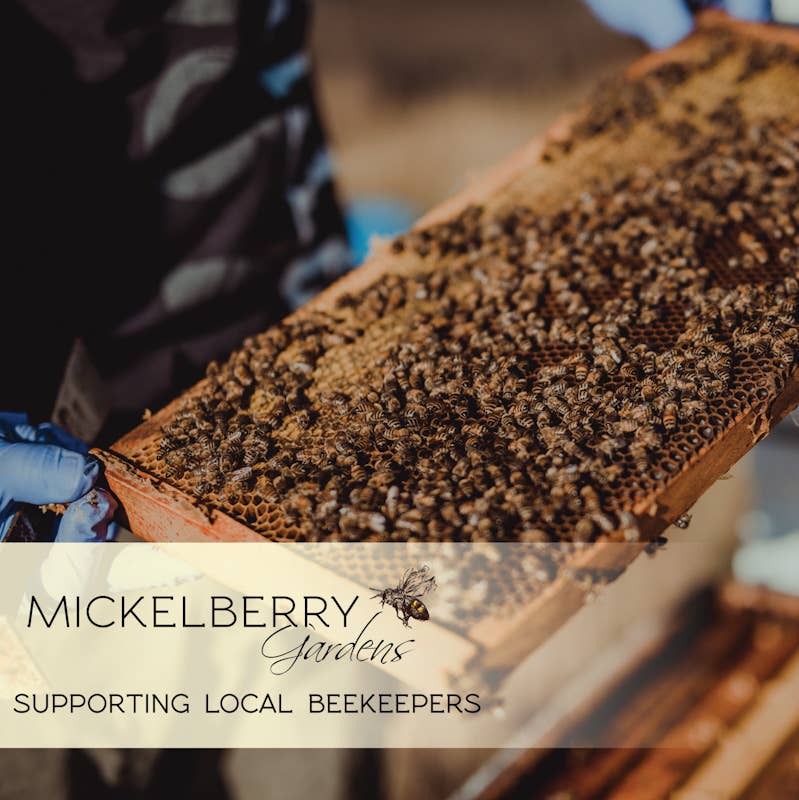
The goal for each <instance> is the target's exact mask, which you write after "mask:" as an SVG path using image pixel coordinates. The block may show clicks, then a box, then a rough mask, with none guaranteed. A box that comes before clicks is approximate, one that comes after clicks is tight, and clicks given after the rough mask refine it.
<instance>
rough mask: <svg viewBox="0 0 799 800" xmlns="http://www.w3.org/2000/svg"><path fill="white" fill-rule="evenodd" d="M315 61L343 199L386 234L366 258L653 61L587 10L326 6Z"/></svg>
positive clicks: (464, 1) (384, 0)
mask: <svg viewBox="0 0 799 800" xmlns="http://www.w3.org/2000/svg"><path fill="white" fill-rule="evenodd" d="M312 52H313V57H314V62H315V67H316V82H317V87H318V91H319V95H320V98H319V99H320V103H321V106H322V112H323V116H324V119H325V122H326V123H327V129H328V134H329V136H330V139H331V146H332V149H333V154H334V161H335V166H336V169H337V177H338V185H339V188H340V191H341V192H342V196H343V198H344V199H345V200H346V201H347V203H348V204H349V205H350V207H352V205H353V204H355V205H356V208H357V209H358V210H359V211H360V210H363V209H364V208H365V207H367V204H368V205H369V206H371V207H372V212H373V213H371V214H369V213H367V217H369V218H371V219H372V220H374V222H375V223H377V224H374V225H373V230H369V226H368V225H367V226H365V227H366V230H363V229H361V228H359V230H358V231H357V232H356V235H355V236H354V237H353V238H354V240H355V241H354V242H353V243H354V246H355V249H356V251H357V252H358V254H359V255H363V249H364V244H363V242H364V240H365V239H366V238H368V234H369V233H371V232H374V231H377V232H386V233H388V232H391V231H393V230H394V229H396V228H398V227H402V225H403V224H407V222H408V221H409V220H410V219H411V218H414V217H418V216H419V215H420V214H421V213H422V212H423V211H425V210H426V209H428V208H430V207H431V206H433V205H435V204H436V203H437V202H439V201H441V200H443V199H444V198H445V197H447V196H449V195H450V194H452V193H453V192H455V191H457V189H459V188H460V187H461V186H463V184H464V183H465V182H466V181H467V180H468V179H469V177H470V176H472V175H474V174H475V173H477V172H479V171H480V170H482V169H485V168H487V167H489V166H490V165H492V164H494V163H496V161H497V160H498V159H500V158H502V157H503V156H505V155H507V154H509V153H510V152H512V151H513V150H514V149H515V148H517V147H519V146H520V145H522V144H523V143H525V142H527V141H529V140H530V139H531V138H533V137H534V136H537V135H539V134H541V133H542V132H543V131H544V130H545V129H546V128H547V126H548V125H549V124H550V123H551V122H552V121H553V120H554V119H555V118H556V117H557V116H558V115H560V114H562V113H563V112H564V111H566V110H569V109H572V108H574V107H576V105H577V104H578V103H579V101H580V100H581V99H582V98H584V97H585V95H586V93H587V92H588V91H589V90H590V87H591V86H592V85H593V84H594V83H595V82H596V81H597V80H599V79H601V78H602V77H603V76H607V75H609V74H612V73H613V72H614V71H616V70H618V69H619V68H620V67H621V66H622V65H624V64H626V63H629V62H630V61H631V60H632V59H633V58H634V57H635V56H636V55H639V54H641V53H643V52H645V48H644V46H643V45H642V44H641V43H639V42H637V41H634V40H632V39H629V38H627V37H623V36H620V35H618V34H616V33H613V32H611V31H609V30H607V29H606V28H605V27H604V26H602V25H601V24H600V23H598V22H597V21H596V19H595V18H594V17H593V16H592V14H591V12H590V11H589V10H588V9H587V7H586V6H585V5H584V4H583V3H582V2H581V0H498V2H493V3H485V2H480V0H437V2H435V3H429V2H423V1H422V0H405V2H400V0H380V2H368V1H367V0H317V2H316V4H315V18H314V23H313V36H312ZM375 206H377V207H376V208H375ZM381 209H386V213H385V214H384V215H383V218H381V215H380V214H379V211H380V210H381ZM392 213H393V214H396V217H395V218H394V217H392V216H391V214H392ZM357 216H358V217H360V216H361V214H358V215H357ZM393 219H396V224H391V223H392V220H393ZM384 220H385V221H386V223H387V224H384V225H381V224H379V223H382V222H383V221H384ZM351 235H352V231H351Z"/></svg>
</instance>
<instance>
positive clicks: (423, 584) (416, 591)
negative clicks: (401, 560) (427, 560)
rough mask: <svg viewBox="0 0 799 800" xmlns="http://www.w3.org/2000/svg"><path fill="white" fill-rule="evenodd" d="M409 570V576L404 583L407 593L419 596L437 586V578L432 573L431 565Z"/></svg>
mask: <svg viewBox="0 0 799 800" xmlns="http://www.w3.org/2000/svg"><path fill="white" fill-rule="evenodd" d="M409 572H410V574H408V573H406V576H407V577H406V580H405V582H404V583H403V589H404V591H405V593H406V594H409V595H413V596H414V597H419V596H420V595H423V594H426V593H427V592H429V591H430V589H433V588H435V585H436V579H435V577H434V576H433V575H430V567H428V566H427V564H425V565H424V566H423V567H419V568H417V569H414V570H410V571H409Z"/></svg>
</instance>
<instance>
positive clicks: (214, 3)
mask: <svg viewBox="0 0 799 800" xmlns="http://www.w3.org/2000/svg"><path fill="white" fill-rule="evenodd" d="M308 12H309V9H308V3H307V2H306V0H256V1H254V2H249V1H248V0H72V2H69V3H65V2H61V1H60V0H7V2H6V3H4V4H3V10H2V11H1V12H0V20H1V21H2V24H3V31H4V34H5V36H4V38H5V42H6V49H7V51H8V48H10V49H11V55H12V58H11V59H8V55H9V54H8V52H7V54H6V58H7V60H9V65H8V66H9V68H6V69H4V77H3V78H2V82H3V85H4V92H3V98H4V102H5V107H6V111H5V113H4V127H5V132H4V136H3V138H4V140H6V144H5V146H4V148H3V161H4V164H3V176H4V177H3V182H4V186H3V189H2V191H3V192H4V194H5V197H6V200H7V203H6V204H5V205H6V206H7V208H9V209H10V211H8V212H7V215H8V216H7V218H6V226H5V227H6V236H7V242H6V243H7V246H8V249H7V251H6V253H7V259H8V260H7V263H6V266H5V268H4V275H5V277H4V283H5V291H4V292H3V293H4V294H5V295H6V298H7V302H6V304H5V305H6V313H5V314H4V315H3V321H2V323H0V325H1V326H2V345H0V347H2V351H0V352H3V353H4V354H6V355H7V358H6V364H7V366H8V371H6V372H5V375H6V377H7V380H6V379H4V384H5V385H4V388H3V390H2V397H1V398H0V407H6V408H9V407H12V408H17V409H20V410H28V411H33V412H34V414H36V412H37V411H38V415H39V416H48V415H49V413H50V409H48V408H47V405H48V403H50V402H51V400H49V399H48V398H50V397H51V396H52V393H53V386H51V385H50V384H52V383H53V382H54V381H56V382H57V381H58V380H60V378H61V375H60V372H61V370H62V367H60V366H58V365H59V364H63V361H64V357H65V354H66V352H67V351H68V349H69V347H70V346H71V343H72V341H73V339H74V337H75V336H81V337H83V339H84V340H85V341H86V342H87V345H88V348H89V352H90V353H91V357H92V360H93V361H94V362H95V363H96V364H97V365H98V366H99V368H100V372H101V373H102V374H103V376H104V377H105V378H106V379H107V380H108V381H109V382H110V385H111V387H112V392H113V396H114V401H115V405H116V406H117V407H118V408H119V407H121V408H125V407H127V408H131V409H133V408H136V409H138V410H140V409H141V408H142V407H144V406H145V405H152V404H157V403H158V402H161V401H163V400H165V399H168V398H169V397H170V396H171V395H172V394H174V393H175V392H177V391H178V390H179V389H181V388H183V387H185V386H186V385H187V384H188V383H189V382H190V381H192V380H194V379H195V378H196V377H197V375H198V374H199V372H200V370H201V368H202V366H203V365H204V364H205V363H207V362H208V361H209V360H210V359H211V358H217V357H220V356H223V355H225V354H226V353H227V352H229V351H230V350H231V349H232V348H233V347H234V346H235V345H236V344H237V343H238V342H240V341H241V339H242V338H243V337H244V336H246V335H248V334H250V333H253V332H255V331H257V330H260V329H263V328H264V327H266V326H267V325H268V324H269V323H270V322H273V321H274V320H276V319H278V318H279V317H280V316H282V315H283V314H284V313H285V312H286V311H287V310H289V309H290V308H292V307H295V306H297V305H299V304H301V303H302V302H303V301H304V300H306V299H307V298H309V297H310V296H311V295H312V294H314V293H315V292H316V291H318V290H319V289H320V288H321V287H322V286H324V285H325V284H326V283H329V282H330V281H331V280H332V279H334V278H335V277H337V276H338V275H340V274H341V273H342V272H343V271H344V270H345V269H346V268H347V266H348V264H349V252H348V249H347V246H346V241H345V238H344V235H343V225H342V221H341V217H340V215H339V212H338V209H337V205H336V198H335V194H334V188H333V184H332V181H331V169H330V159H329V156H328V152H327V150H326V148H325V145H324V139H323V134H322V129H321V126H320V122H319V117H318V114H317V110H316V107H315V103H314V98H313V93H312V87H311V80H310V58H309V54H308V52H307V50H305V49H304V47H305V35H306V30H307V27H308ZM11 297H14V298H16V301H15V303H14V304H12V303H9V302H8V298H11Z"/></svg>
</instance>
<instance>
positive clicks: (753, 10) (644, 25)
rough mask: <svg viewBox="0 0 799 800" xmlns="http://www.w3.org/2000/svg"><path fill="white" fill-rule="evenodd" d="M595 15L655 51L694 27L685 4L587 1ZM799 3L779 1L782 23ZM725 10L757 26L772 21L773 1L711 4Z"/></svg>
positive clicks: (731, 0)
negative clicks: (642, 41) (788, 8)
mask: <svg viewBox="0 0 799 800" xmlns="http://www.w3.org/2000/svg"><path fill="white" fill-rule="evenodd" d="M586 3H587V4H588V5H589V6H590V7H591V9H592V10H593V12H594V13H595V14H596V15H597V16H598V17H599V18H600V19H601V20H602V21H603V22H605V23H606V24H607V25H610V27H611V28H616V29H617V30H620V31H622V32H623V33H629V34H632V35H633V36H638V37H640V38H641V39H643V40H644V41H645V42H647V44H649V45H650V46H651V47H654V48H658V49H659V48H662V47H670V46H671V45H673V44H676V43H677V42H679V41H680V39H683V38H684V37H686V36H687V35H688V34H689V33H690V32H691V30H692V28H693V27H694V21H693V17H692V16H691V12H690V10H689V7H688V4H687V3H686V2H684V0H586ZM795 3H796V0H778V2H775V4H774V6H775V7H774V11H775V17H776V18H777V20H778V21H783V22H791V21H792V20H790V19H789V18H787V16H786V15H788V14H789V13H790V12H789V11H782V10H781V8H782V7H789V6H793V5H794V4H795ZM707 5H713V6H718V7H720V8H723V9H724V10H726V11H727V12H729V13H730V14H731V15H733V16H735V17H739V18H740V19H746V20H751V21H753V22H763V21H766V20H769V19H771V2H770V0H723V2H715V3H707Z"/></svg>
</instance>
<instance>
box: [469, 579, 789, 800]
mask: <svg viewBox="0 0 799 800" xmlns="http://www.w3.org/2000/svg"><path fill="white" fill-rule="evenodd" d="M797 653H799V601H797V599H796V598H792V597H789V596H786V595H780V594H775V593H771V592H769V591H767V590H761V589H756V588H752V587H747V586H743V585H738V584H730V585H728V586H726V587H725V588H724V590H723V591H722V592H721V594H720V595H719V596H718V597H711V596H710V595H706V596H704V597H700V598H695V599H694V601H693V602H692V604H691V606H690V607H689V608H686V609H683V610H682V612H681V614H680V617H679V619H678V620H676V621H675V622H674V624H673V626H672V629H671V630H670V631H668V632H667V633H666V635H665V636H664V638H663V642H662V644H661V645H660V646H659V647H657V648H653V649H652V650H651V651H650V652H649V653H647V654H646V655H645V656H644V657H642V658H641V659H640V660H639V662H638V663H635V664H632V665H629V667H628V669H627V670H626V671H625V673H624V674H623V675H620V676H618V677H617V679H616V681H615V685H613V686H612V687H610V689H609V690H608V691H606V692H603V693H602V696H601V697H600V698H599V699H598V700H595V701H594V702H593V703H592V704H589V707H588V708H584V709H582V711H581V714H579V715H577V720H576V721H575V722H574V723H573V725H572V726H571V728H570V729H568V730H563V731H561V736H562V738H560V739H556V740H555V741H554V742H553V741H550V743H549V744H550V745H552V744H556V745H557V747H558V748H566V749H547V748H543V749H535V750H529V751H526V752H525V753H524V754H523V755H521V756H518V757H517V758H516V759H515V760H514V761H513V762H512V763H511V764H508V765H506V766H505V767H504V768H503V767H501V766H500V765H499V764H498V763H495V765H494V766H493V767H492V766H489V767H488V768H486V769H485V770H484V772H483V776H482V779H481V780H476V781H475V780H473V781H472V782H471V786H473V787H474V791H464V792H462V793H461V794H460V795H458V796H459V797H460V798H461V799H462V800H466V799H467V798H469V800H478V798H479V800H494V799H495V798H505V800H512V799H513V798H522V797H523V798H527V799H528V800H534V798H553V797H557V798H560V797H564V798H565V797H568V798H570V800H598V798H603V800H610V799H611V798H613V800H623V798H634V799H635V800H660V798H664V797H673V798H695V797H696V798H699V797H701V798H705V797H713V798H722V797H723V798H733V797H742V798H747V800H755V798H774V799H775V800H777V798H780V799H781V798H789V797H795V796H796V794H797V791H799V706H798V705H797V704H796V702H795V701H794V700H795V697H796V692H797V690H798V689H799V656H798V655H797ZM597 718H601V719H602V730H603V732H604V735H605V736H604V738H603V739H602V740H599V739H598V737H597V733H596V730H597V721H596V720H597ZM492 773H496V774H492ZM480 784H482V785H480Z"/></svg>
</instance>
